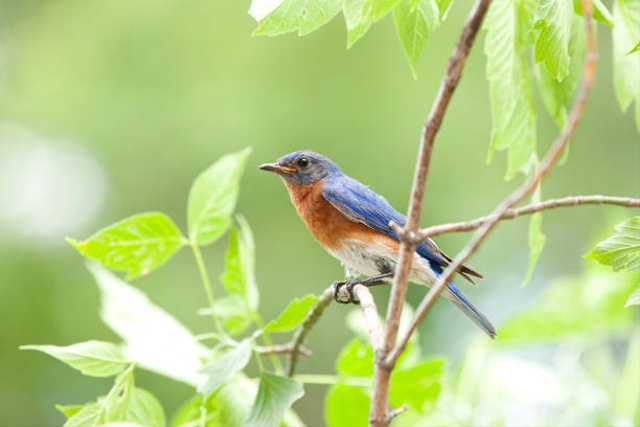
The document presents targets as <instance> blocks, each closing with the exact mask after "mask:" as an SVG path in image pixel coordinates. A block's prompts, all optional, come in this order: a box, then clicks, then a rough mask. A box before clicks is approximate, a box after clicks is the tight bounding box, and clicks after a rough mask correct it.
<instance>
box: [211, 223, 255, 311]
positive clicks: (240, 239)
mask: <svg viewBox="0 0 640 427" xmlns="http://www.w3.org/2000/svg"><path fill="white" fill-rule="evenodd" d="M236 219H237V221H238V228H232V229H231V232H230V233H229V246H228V248H227V254H226V255H225V272H224V273H223V274H222V275H221V276H220V280H221V281H222V283H223V284H224V286H225V288H226V289H227V291H228V292H229V293H230V294H232V295H239V296H241V297H242V298H243V299H244V300H245V301H246V302H247V305H248V306H249V307H250V308H251V310H253V311H255V310H257V309H258V302H259V299H260V297H259V294H258V285H256V278H255V247H254V244H253V234H252V233H251V228H250V227H249V224H248V223H247V221H246V220H245V219H244V217H242V216H241V215H238V216H237V218H236Z"/></svg>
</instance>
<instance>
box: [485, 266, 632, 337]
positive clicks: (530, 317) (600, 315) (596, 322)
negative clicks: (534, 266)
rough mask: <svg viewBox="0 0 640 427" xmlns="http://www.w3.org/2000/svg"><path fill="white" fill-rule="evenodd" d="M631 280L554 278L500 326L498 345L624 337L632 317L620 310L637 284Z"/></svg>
mask: <svg viewBox="0 0 640 427" xmlns="http://www.w3.org/2000/svg"><path fill="white" fill-rule="evenodd" d="M633 279H634V278H633V277H631V276H624V275H620V274H611V273H609V272H603V271H593V272H590V273H588V274H587V275H585V276H584V277H575V278H574V277H568V278H560V279H556V280H554V281H553V282H552V283H551V284H550V285H549V286H548V287H547V289H545V291H544V292H543V293H542V294H541V295H540V297H539V298H538V299H537V300H536V301H535V302H534V303H533V304H531V305H530V306H528V308H526V309H525V310H520V311H519V312H518V313H517V314H516V315H514V316H512V317H511V318H510V319H508V320H507V321H506V322H505V323H504V324H503V325H502V326H501V327H500V334H499V335H498V338H497V342H498V343H529V344H533V343H536V342H553V341H556V340H561V339H566V338H568V337H572V338H580V337H584V338H587V339H589V340H593V339H594V338H595V337H599V336H603V337H604V336H606V337H611V336H613V335H623V334H626V333H627V331H628V330H629V329H630V328H631V327H633V325H634V322H635V316H634V314H633V313H632V312H631V311H629V310H623V309H622V307H623V306H624V304H625V301H626V300H627V297H628V296H629V293H630V292H631V290H632V289H633V288H634V287H635V286H636V285H637V282H635V281H634V280H633Z"/></svg>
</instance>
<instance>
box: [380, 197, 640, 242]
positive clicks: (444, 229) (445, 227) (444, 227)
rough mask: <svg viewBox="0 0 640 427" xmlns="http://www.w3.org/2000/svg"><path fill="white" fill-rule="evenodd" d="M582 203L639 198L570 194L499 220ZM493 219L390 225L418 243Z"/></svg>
mask: <svg viewBox="0 0 640 427" xmlns="http://www.w3.org/2000/svg"><path fill="white" fill-rule="evenodd" d="M582 205H615V206H622V207H625V208H637V207H640V199H632V198H629V197H611V196H600V195H598V196H571V197H563V198H562V199H551V200H545V201H544V202H540V203H532V204H530V205H526V206H522V207H520V208H517V209H507V210H506V211H505V213H504V215H502V218H501V221H504V220H505V219H514V218H517V217H519V216H522V215H531V214H534V213H537V212H541V211H544V210H547V209H556V208H564V207H571V206H582ZM494 219H495V216H494V215H486V216H483V217H480V218H476V219H473V220H471V221H465V222H454V223H450V224H441V225H434V226H432V227H427V228H422V229H420V230H419V231H418V232H417V233H413V234H410V233H407V232H406V231H405V230H404V229H403V228H402V227H400V226H398V225H397V224H396V223H392V224H391V227H392V228H393V229H394V230H395V231H396V233H398V235H401V234H404V235H405V238H406V239H410V240H411V241H412V242H413V243H415V244H419V243H422V242H424V241H425V240H427V239H428V238H429V237H434V236H439V235H441V234H447V233H455V232H464V231H471V230H475V229H477V228H480V227H482V226H483V225H484V224H486V223H487V222H489V221H492V220H494Z"/></svg>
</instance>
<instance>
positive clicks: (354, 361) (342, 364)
mask: <svg viewBox="0 0 640 427" xmlns="http://www.w3.org/2000/svg"><path fill="white" fill-rule="evenodd" d="M336 371H337V372H338V374H341V375H353V376H357V377H370V376H373V348H372V347H371V345H369V344H365V343H364V342H362V340H360V339H359V338H353V339H352V340H351V341H350V342H349V344H347V345H346V346H345V347H344V348H343V349H342V351H341V352H340V355H339V356H338V360H337V361H336Z"/></svg>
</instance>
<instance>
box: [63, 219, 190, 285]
mask: <svg viewBox="0 0 640 427" xmlns="http://www.w3.org/2000/svg"><path fill="white" fill-rule="evenodd" d="M67 242H69V244H71V245H72V246H73V247H75V248H76V249H77V250H78V252H80V253H81V254H82V255H84V256H86V257H87V258H91V259H94V260H96V261H98V262H99V263H100V264H102V265H104V266H105V267H108V268H111V269H113V270H121V271H128V274H127V280H131V279H134V278H136V277H138V276H141V275H145V274H147V273H149V272H150V271H152V270H154V269H156V268H158V267H160V266H161V265H162V264H164V263H165V262H166V261H167V260H168V259H169V258H171V257H172V256H173V254H175V253H176V252H177V251H178V249H180V247H181V246H182V245H183V237H182V235H181V234H180V230H178V228H177V227H176V226H175V224H174V223H173V221H171V219H170V218H169V217H168V216H166V215H165V214H162V213H159V212H148V213H143V214H139V215H134V216H132V217H129V218H126V219H124V220H122V221H120V222H117V223H115V224H113V225H110V226H108V227H106V228H104V229H102V230H100V231H98V232H97V233H96V234H94V235H93V236H91V237H89V238H88V239H87V240H85V241H82V242H78V241H76V240H73V239H70V238H67Z"/></svg>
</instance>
